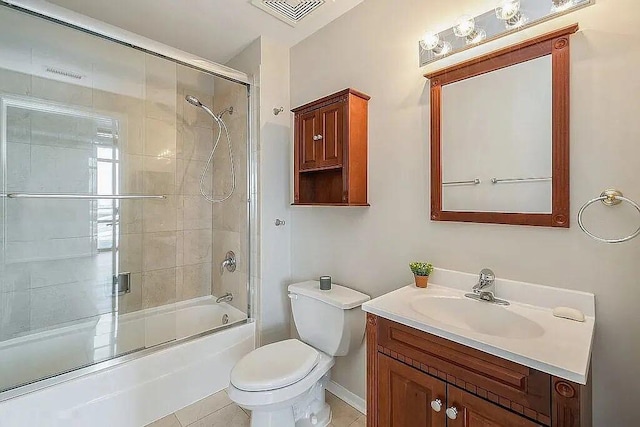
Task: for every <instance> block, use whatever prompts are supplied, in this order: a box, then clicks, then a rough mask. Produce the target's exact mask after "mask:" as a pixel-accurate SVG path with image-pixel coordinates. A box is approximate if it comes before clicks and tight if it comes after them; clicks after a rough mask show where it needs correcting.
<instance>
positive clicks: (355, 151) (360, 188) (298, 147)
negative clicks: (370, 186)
mask: <svg viewBox="0 0 640 427" xmlns="http://www.w3.org/2000/svg"><path fill="white" fill-rule="evenodd" d="M368 101H369V96H367V95H365V94H363V93H361V92H358V91H356V90H353V89H345V90H343V91H340V92H337V93H334V94H333V95H329V96H326V97H324V98H321V99H318V100H316V101H313V102H311V103H308V104H305V105H303V106H301V107H298V108H295V109H293V110H292V111H293V113H294V114H295V127H294V129H295V144H294V179H295V181H294V187H295V190H294V192H295V195H294V203H293V205H301V206H310V205H318V206H369V204H368V202H367V134H368V122H367V120H368Z"/></svg>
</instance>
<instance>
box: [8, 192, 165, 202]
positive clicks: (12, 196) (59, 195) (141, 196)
mask: <svg viewBox="0 0 640 427" xmlns="http://www.w3.org/2000/svg"><path fill="white" fill-rule="evenodd" d="M0 197H7V198H9V199H74V200H75V199H79V200H97V199H106V200H129V199H166V198H167V196H165V195H161V194H160V195H156V194H122V195H119V194H64V193H7V194H2V195H0Z"/></svg>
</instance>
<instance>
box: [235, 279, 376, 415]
mask: <svg viewBox="0 0 640 427" xmlns="http://www.w3.org/2000/svg"><path fill="white" fill-rule="evenodd" d="M289 298H290V299H291V307H292V309H293V319H294V321H295V323H296V327H297V329H298V333H299V334H300V339H301V340H302V341H300V340H296V339H291V340H286V341H281V342H277V343H274V344H269V345H266V346H264V347H260V348H258V349H256V350H254V351H252V352H251V353H249V354H248V355H246V356H245V357H243V358H242V359H241V360H240V361H239V362H238V363H237V364H236V366H235V367H234V368H233V370H232V371H231V383H230V384H229V389H228V393H229V397H230V398H231V400H233V401H234V402H236V403H237V404H238V405H239V406H241V407H243V408H245V409H248V410H250V411H252V414H251V427H294V426H295V427H307V426H317V427H324V426H326V425H327V424H329V423H330V422H331V409H330V408H329V405H327V404H326V403H325V399H324V390H325V387H326V386H327V383H328V382H329V376H330V372H329V371H330V369H331V367H332V366H333V364H334V356H344V355H346V354H347V353H349V351H351V350H353V349H354V348H356V347H358V346H359V345H360V344H361V343H362V340H363V338H364V330H365V315H364V312H363V311H362V310H361V309H360V306H361V305H362V303H364V302H366V301H368V300H369V296H368V295H365V294H363V293H360V292H357V291H354V290H353V289H349V288H345V287H344V286H338V285H333V287H332V289H331V290H330V291H321V290H320V284H319V282H313V281H311V282H303V283H296V284H293V285H290V286H289Z"/></svg>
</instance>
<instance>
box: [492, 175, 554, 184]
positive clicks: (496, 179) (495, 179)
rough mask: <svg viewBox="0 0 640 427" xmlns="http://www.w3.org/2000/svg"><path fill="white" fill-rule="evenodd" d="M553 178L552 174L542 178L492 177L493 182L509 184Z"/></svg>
mask: <svg viewBox="0 0 640 427" xmlns="http://www.w3.org/2000/svg"><path fill="white" fill-rule="evenodd" d="M552 179H553V178H552V177H550V176H545V177H541V178H504V179H498V178H491V182H492V183H494V184H509V183H514V182H536V181H551V180H552Z"/></svg>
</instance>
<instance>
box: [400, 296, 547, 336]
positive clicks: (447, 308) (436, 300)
mask: <svg viewBox="0 0 640 427" xmlns="http://www.w3.org/2000/svg"><path fill="white" fill-rule="evenodd" d="M410 304H411V309H412V310H414V311H415V312H417V313H419V314H420V315H422V316H426V317H429V318H430V319H432V320H435V321H436V322H441V323H445V324H447V325H450V326H453V327H456V328H461V329H466V330H472V331H475V332H479V333H481V334H485V335H491V336H496V337H504V338H512V339H513V338H516V339H518V338H519V339H527V338H536V337H539V336H542V335H543V334H544V329H543V328H542V326H540V325H539V324H537V323H536V322H534V321H532V320H530V319H527V318H526V317H524V316H521V315H519V314H517V313H514V312H513V311H511V310H510V309H509V308H507V307H504V306H499V305H495V304H491V303H488V302H483V301H474V300H471V299H468V298H464V297H453V296H427V295H425V296H421V297H418V298H415V299H414V300H412V301H411V303H410Z"/></svg>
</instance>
